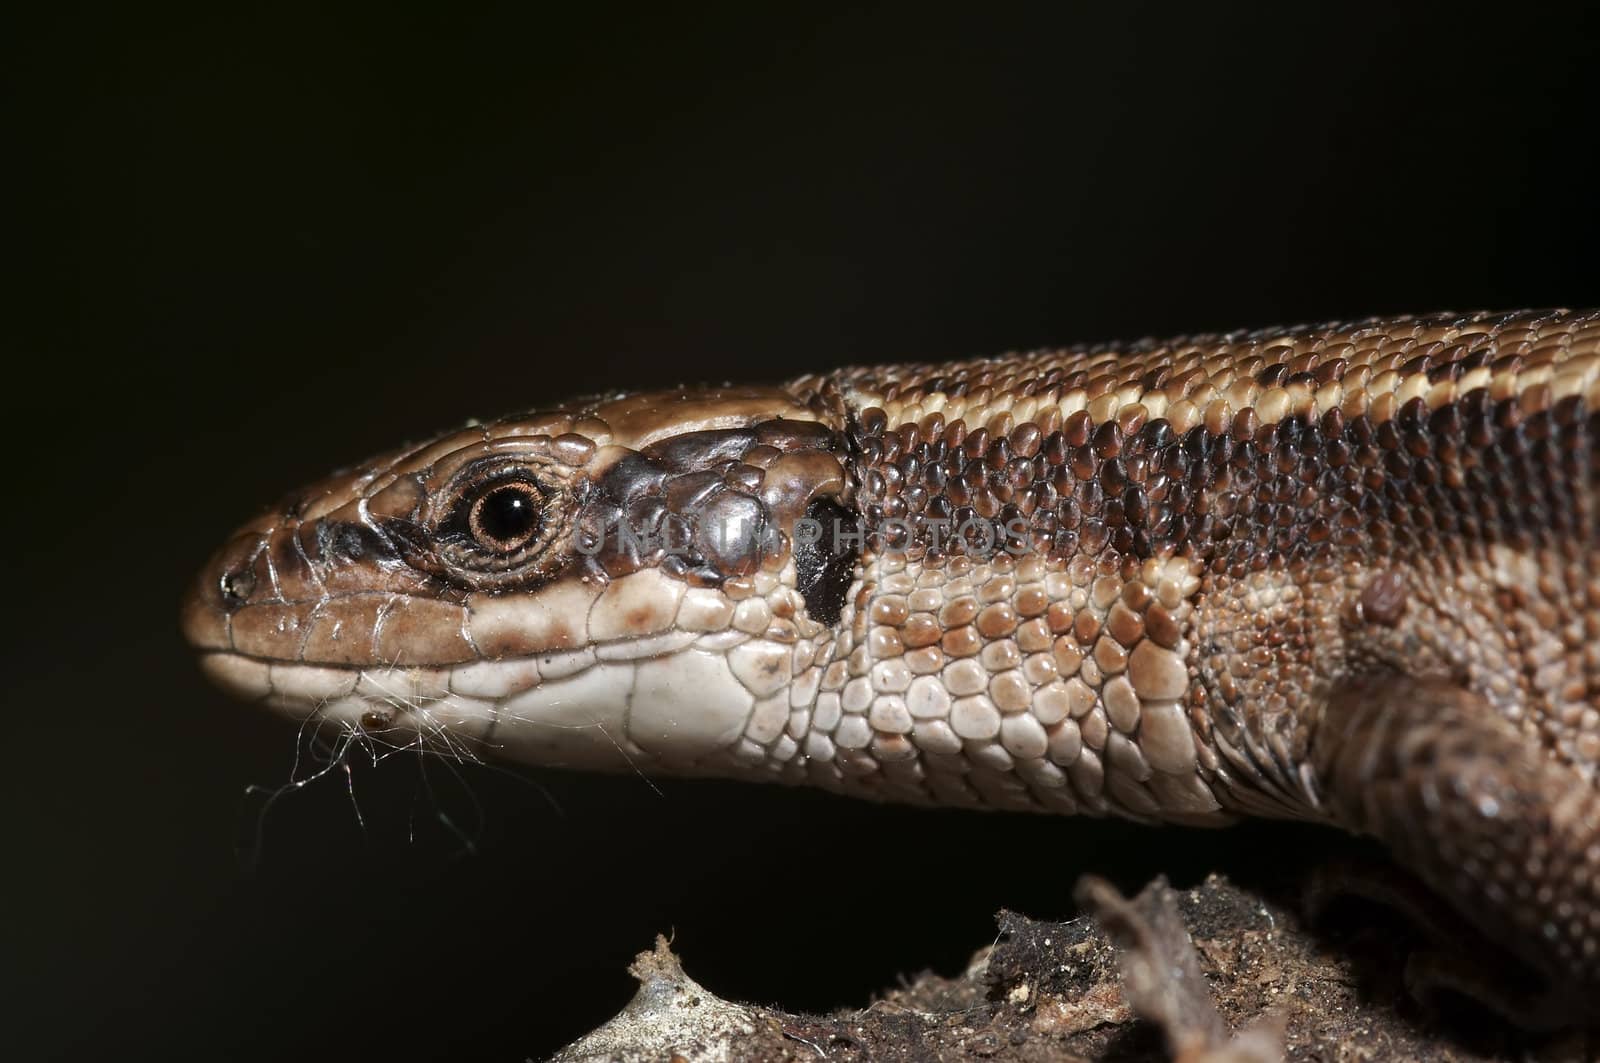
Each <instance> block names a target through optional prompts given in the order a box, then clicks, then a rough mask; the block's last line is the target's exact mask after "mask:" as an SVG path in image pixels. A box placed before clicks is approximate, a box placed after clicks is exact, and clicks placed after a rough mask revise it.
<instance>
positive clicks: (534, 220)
mask: <svg viewBox="0 0 1600 1063" xmlns="http://www.w3.org/2000/svg"><path fill="white" fill-rule="evenodd" d="M231 6H232V5H218V7H219V8H221V7H231ZM41 10H42V9H41ZM1047 12H1048V13H1047ZM1596 36H1597V26H1596V22H1595V17H1594V16H1593V15H1589V14H1582V13H1580V9H1579V8H1578V7H1577V6H1576V5H1574V6H1573V7H1571V8H1568V9H1555V8H1538V7H1534V6H1532V5H1504V6H1498V5H1497V7H1496V9H1495V13H1494V14H1493V15H1492V16H1490V15H1486V14H1481V13H1475V12H1474V11H1473V9H1471V8H1469V7H1466V6H1460V5H1457V6H1440V7H1437V8H1431V7H1430V8H1422V7H1417V8H1414V9H1413V8H1401V9H1394V8H1390V7H1387V6H1384V7H1377V6H1374V7H1355V6H1344V5H1341V6H1338V7H1329V8H1325V9H1313V8H1310V7H1302V6H1298V5H1281V7H1270V8H1269V7H1261V8H1254V9H1249V10H1245V9H1237V8H1219V7H1213V6H1211V5H1184V6H1178V5H1172V6H1165V5H1143V4H1122V5H1103V6H1101V7H1099V8H1096V9H1093V10H1080V11H1077V12H1076V13H1072V9H1069V8H1066V7H1061V8H1054V7H1046V8H1016V7H1010V6H1002V7H999V8H997V9H995V10H993V11H990V12H989V13H987V14H984V15H982V16H977V15H969V16H962V17H947V16H946V15H944V14H940V13H937V12H936V11H934V10H933V9H930V8H927V7H922V6H912V7H904V8H897V9H889V8H879V9H873V10H870V11H865V10H864V11H859V12H856V13H851V14H833V15H827V14H819V13H816V12H814V11H810V10H804V9H801V8H798V7H785V8H783V9H773V10H765V9H762V10H757V9H755V8H749V7H745V6H727V7H703V6H702V7H697V8H694V9H688V8H683V9H680V8H678V7H677V6H676V5H661V6H660V8H659V9H658V10H654V11H653V13H640V12H628V11H623V10H615V9H612V10H606V11H593V12H584V13H578V12H575V11H572V10H560V9H547V8H535V7H534V6H531V5H530V6H525V7H520V8H508V9H503V10H499V11H477V12H465V11H461V10H457V9H451V10H449V11H446V10H444V9H443V8H440V9H439V10H435V11H432V12H431V13H408V12H404V11H398V10H392V9H390V10H386V9H378V8H374V9H371V10H366V11H359V10H357V9H355V8H350V7H346V8H343V9H341V10H339V11H330V10H323V11H315V12H292V11H289V10H288V9H285V8H282V7H278V6H270V7H265V8H262V9H260V10H259V11H258V12H257V13H255V14H239V13H232V12H224V11H221V10H218V11H211V12H207V13H202V12H199V11H177V10H174V9H170V8H160V7H155V8H150V7H145V6H143V5H126V6H124V7H121V8H118V9H115V10H113V9H111V8H109V7H108V8H105V9H101V10H93V9H87V10H83V9H79V10H75V11H67V10H65V9H54V10H53V13H51V14H48V15H42V16H38V17H36V18H35V20H34V21H33V22H32V23H31V24H29V25H25V26H21V27H17V28H15V29H14V31H13V32H9V33H7V37H8V47H9V49H10V51H11V52H12V57H11V59H10V60H8V61H7V63H6V77H7V79H8V81H9V82H10V87H11V93H10V102H11V117H12V119H13V131H14V135H13V136H12V137H11V138H8V139H10V140H11V143H12V146H11V149H10V150H8V151H7V152H6V155H7V166H6V169H7V171H8V172H9V173H10V175H11V176H12V177H13V178H16V177H21V178H22V179H23V181H24V184H25V188H24V190H23V191H22V192H20V193H14V194H13V196H12V197H11V199H12V203H11V205H12V206H13V208H14V209H15V213H16V215H17V221H19V222H20V223H21V228H20V230H19V232H20V233H21V236H22V239H21V241H20V243H15V244H13V245H12V247H11V248H10V250H11V254H10V255H8V256H7V257H8V258H9V259H10V265H11V267H12V280H11V282H10V284H9V289H10V293H9V294H10V295H11V297H12V298H13V299H15V304H14V308H13V310H12V311H11V312H8V313H7V314H6V315H5V317H6V319H7V320H6V324H5V330H6V333H7V334H8V338H7V339H6V341H5V347H6V350H7V352H8V354H9V355H11V357H10V358H9V359H8V362H9V365H8V366H7V369H6V381H7V384H6V388H7V391H6V394H7V399H8V401H7V403H6V406H7V412H6V415H5V420H6V422H7V423H8V426H9V430H8V434H11V433H12V432H14V433H15V436H14V438H13V439H12V441H11V442H10V443H9V444H8V445H7V448H6V454H7V458H6V462H5V471H6V485H7V489H8V492H7V496H6V513H5V520H4V527H5V529H6V535H7V539H8V541H9V545H8V546H7V549H6V557H7V561H6V566H7V568H6V583H7V585H8V588H7V589H8V593H7V594H6V596H5V601H6V603H7V605H6V608H5V614H6V618H7V624H8V627H9V629H10V630H9V634H8V636H7V637H6V639H5V640H4V644H5V646H6V653H7V658H8V660H7V664H6V675H7V676H8V679H9V682H8V684H7V687H8V691H7V692H8V697H7V698H6V713H7V716H8V726H7V727H6V728H5V737H4V742H5V746H6V752H7V754H8V755H7V757H6V768H5V771H4V777H5V780H6V785H7V789H8V791H10V796H9V797H8V798H7V800H6V810H7V812H8V813H9V816H8V817H7V818H8V820H9V821H10V823H11V827H10V829H9V830H8V832H7V838H6V846H5V849H6V851H7V852H9V853H11V854H12V855H11V858H10V859H8V860H7V861H6V863H7V864H8V865H9V870H7V871H5V872H4V881H5V889H6V891H7V892H8V893H12V892H13V891H15V896H14V899H13V900H12V901H11V902H9V903H8V904H7V907H6V914H5V918H4V920H3V921H0V922H3V923H4V925H5V930H4V934H5V936H6V938H8V939H9V944H8V945H7V946H6V952H7V953H8V957H7V959H6V960H5V961H4V962H3V964H0V970H3V973H4V975H5V977H7V978H8V979H10V980H12V981H13V982H14V984H13V985H11V986H9V987H7V992H6V994H5V1003H4V1005H3V1006H0V1011H6V1012H10V1013H11V1015H12V1018H11V1019H9V1020H7V1024H6V1026H7V1029H6V1034H5V1038H6V1043H7V1044H8V1045H9V1046H12V1047H13V1049H14V1050H15V1049H20V1051H21V1053H22V1054H21V1055H20V1056H18V1058H24V1057H42V1056H55V1057H77V1058H92V1059H102V1060H103V1059H108V1058H109V1059H115V1058H142V1057H144V1056H147V1055H158V1056H159V1057H160V1058H165V1059H183V1058H206V1059H219V1058H230V1059H272V1060H281V1059H284V1058H303V1059H323V1058H335V1057H338V1058H342V1059H347V1060H348V1059H362V1058H380V1057H381V1058H384V1059H387V1060H391V1061H400V1060H410V1059H428V1058H441V1057H446V1056H448V1057H450V1058H455V1059H477V1058H482V1059H502V1060H520V1059H522V1058H524V1057H526V1056H537V1055H540V1054H543V1053H546V1052H549V1051H550V1050H552V1049H553V1048H554V1047H556V1046H557V1045H558V1044H560V1043H561V1042H563V1041H564V1040H566V1039H568V1038H570V1037H572V1036H575V1035H576V1034H578V1033H580V1032H581V1031H582V1030H584V1029H586V1028H587V1027H589V1026H591V1025H593V1024H594V1023H596V1022H598V1021H600V1020H601V1019H603V1018H604V1017H606V1016H607V1015H609V1014H610V1013H612V1012H613V1011H615V1010H616V1008H617V1007H619V1006H620V1005H621V1004H622V1002H623V1001H624V1000H626V998H627V996H628V995H629V992H630V983H629V980H628V978H627V977H626V975H625V974H624V973H623V970H624V967H625V965H626V963H627V962H628V960H629V958H630V957H631V956H632V954H633V953H635V952H637V951H638V950H640V949H643V948H645V947H647V946H648V945H649V943H650V940H651V936H652V935H653V934H655V933H656V932H668V931H675V932H676V935H677V947H678V950H679V952H680V954H681V955H682V956H683V957H684V959H685V962H686V964H687V966H688V968H689V971H690V973H691V974H693V975H696V976H697V977H699V978H700V979H701V980H702V981H704V982H705V983H706V984H708V985H709V986H710V987H711V988H713V989H715V990H718V991H720V992H722V993H723V994H725V995H732V996H736V997H740V998H744V999H757V1000H768V1001H777V1002H780V1003H782V1004H785V1005H787V1006H790V1007H805V1008H823V1007H829V1006H834V1005H840V1004H847V1003H858V1004H859V1003H864V1002H865V1001H866V999H867V996H868V994H869V993H870V992H871V991H872V990H873V989H874V988H876V987H880V986H884V985H889V984H892V983H893V982H894V980H895V978H896V977H897V976H899V975H900V974H902V973H908V972H913V971H915V970H917V969H919V968H922V967H925V966H933V967H934V968H936V969H938V970H940V971H942V972H945V973H952V972H954V971H956V970H958V969H959V967H960V965H961V963H962V962H963V961H964V959H965V957H966V956H967V954H968V953H969V952H970V950H971V949H972V948H974V947H976V946H978V945H980V944H983V943H984V942H985V941H987V940H988V939H989V938H990V937H992V933H993V930H992V922H991V921H990V917H991V913H992V912H993V911H994V910H995V909H996V908H998V907H1000V906H1001V905H1008V906H1012V907H1016V908H1020V909H1023V910H1025V911H1028V912H1030V913H1031V914H1035V915H1041V916H1045V915H1050V916H1060V915H1065V914H1068V913H1069V912H1070V910H1071V902H1070V890H1071V884H1072V882H1073V880H1074V878H1075V877H1076V875H1077V874H1078V873H1079V872H1080V871H1082V870H1085V869H1095V870H1099V871H1103V872H1110V873H1112V874H1113V875H1114V876H1115V877H1116V878H1117V879H1118V880H1119V881H1121V882H1124V883H1125V884H1128V885H1137V884H1138V883H1139V882H1140V881H1141V880H1142V879H1143V878H1144V877H1145V876H1147V875H1149V874H1152V873H1154V872H1156V871H1159V870H1167V871H1169V872H1171V873H1173V874H1174V875H1175V876H1176V877H1177V878H1179V879H1181V880H1192V879H1193V878H1194V877H1195V876H1197V875H1199V874H1201V873H1203V872H1204V871H1205V870H1207V869H1208V868H1211V867H1221V868H1224V869H1227V870H1234V871H1237V872H1239V873H1246V874H1247V873H1248V869H1249V867H1250V866H1251V865H1252V863H1255V864H1261V863H1271V862H1274V861H1277V860H1280V859H1299V858H1300V855H1301V854H1303V853H1309V852H1312V851H1315V850H1317V849H1319V848H1320V847H1322V846H1323V845H1324V844H1325V843H1326V842H1327V838H1326V837H1324V836H1323V835H1322V834H1320V833H1319V832H1316V831H1314V830H1309V829H1302V828H1282V827H1279V828H1260V827H1253V828H1243V829H1239V830H1234V831H1228V832H1223V833H1220V834H1213V833H1201V832H1185V831H1177V830H1170V831H1154V830H1145V829H1137V828H1130V827H1128V826H1125V825H1121V824H1115V823H1112V824H1105V823H1094V822H1067V821H1055V820H1047V819H1034V818H1029V817H1000V816H982V815H962V814H955V815H952V814H948V813H927V812H912V811H905V810H899V809H888V808H876V807H870V806H864V805H860V804H854V803H850V802H845V801H840V800H834V799H830V798H826V797H821V796H817V795H812V794H804V793H799V792H790V791H782V790H777V789H770V790H769V789H762V788H756V787H739V786H732V785H718V784H688V783H661V784H660V786H659V789H656V788H652V787H649V786H647V785H646V784H644V783H643V782H641V781H640V780H638V779H634V778H616V779H599V780H595V779H585V778H578V777H571V776H562V775H557V774H552V773H521V772H517V773H513V772H499V771H494V770H490V769H484V768H466V769H464V770H461V771H459V772H453V771H451V770H450V769H449V767H448V766H447V765H444V764H442V763H439V762H433V763H431V764H427V765H423V766H422V768H423V769H425V773H424V771H422V770H419V765H418V764H417V762H416V761H415V760H414V759H412V758H407V757H400V758H396V759H394V760H392V761H390V762H387V763H386V764H384V765H382V766H380V767H379V768H378V769H376V770H362V771H357V772H355V773H354V776H353V783H352V784H351V785H350V786H347V782H346V779H345V777H344V776H343V775H342V774H335V775H334V776H331V777H329V778H327V779H324V780H323V781H322V782H321V783H320V784H318V785H314V786H309V787H306V788H305V789H304V790H302V791H299V792H297V793H293V794H290V795H288V796H287V797H286V798H285V799H284V800H282V801H280V802H279V803H278V804H277V805H276V806H275V807H274V809H273V810H272V811H271V813H270V814H268V815H266V816H264V817H263V816H261V815H260V813H261V809H262V804H263V801H262V799H261V798H260V797H259V796H254V797H253V796H250V795H248V794H246V792H245V788H246V786H247V784H251V783H257V784H265V785H273V784H279V783H282V782H284V781H285V780H286V779H287V778H288V777H289V773H290V769H291V759H292V757H293V752H294V737H293V730H292V728H290V727H288V726H287V725H286V724H283V723H281V722H280V721H278V720H276V719H272V718H268V717H267V716H265V715H261V714H257V713H255V712H251V711H246V710H244V709H241V708H240V707H238V706H235V705H233V704H230V703H228V702H227V701H225V700H224V699H223V698H222V697H220V696H219V695H217V694H215V693H214V692H213V691H211V690H210V689H208V688H207V687H206V686H205V685H204V683H203V682H202V681H201V679H200V678H199V676H198V675H197V673H196V671H195V669H194V668H193V665H192V661H191V660H190V658H189V655H188V654H187V652H186V651H185V649H184V647H183V646H182V644H181V641H180V640H179V638H178V636H177V633H176V623H175V616H176V603H177V599H178V595H179V593H180V591H181V588H182V587H183V585H184V583H185V581H186V580H187V579H188V578H189V576H190V574H191V573H192V571H193V570H194V568H195V567H196V566H197V565H198V564H199V563H200V561H201V560H202V559H203V558H204V557H205V556H206V554H207V553H208V552H209V551H210V549H211V548H212V547H213V546H215V545H216V544H217V543H218V542H220V541H221V538H222V537H223V536H224V535H225V534H226V532H227V531H228V530H229V529H230V528H231V527H233V526H234V525H236V524H237V523H239V522H240V521H242V520H243V519H244V518H246V517H247V516H248V515H249V514H250V513H251V512H252V511H253V510H254V509H255V508H256V507H258V506H260V505H262V504H264V503H266V502H268V501H270V500H271V499H273V498H274V497H276V496H277V495H278V494H279V493H280V492H282V491H284V490H286V489H288V488H290V487H293V486H294V485H296V484H297V483H299V482H301V481H305V480H308V479H310V478H313V477H315V476H318V475H320V474H322V473H324V472H325V471H327V470H328V469H329V468H330V467H332V466H333V465H335V464H339V463H342V462H344V461H347V460H350V459H353V458H356V457H359V456H361V455H363V454H365V453H367V452H370V451H373V450H376V449H379V448H383V447H387V446H389V445H392V444H394V443H396V442H398V441H399V440H401V439H403V438H409V437H415V436H418V435H421V434H424V433H426V432H428V431H430V430H433V429H435V428H439V427H444V426H449V425H452V424H455V423H458V422H460V421H461V420H462V419H463V418H466V417H468V416H469V415H488V414H493V413H498V412H503V411H506V410H509V409H515V408H518V407H525V406H532V405H536V404H539V403H541V402H544V401H547V400H551V399H556V398H560V397H562V396H564V395H566V394H569V393H573V392H585V391H596V390H601V389H604V388H609V387H613V386H630V387H635V386H636V387H646V386H652V385H664V384H670V383H674V382H677V381H679V380H684V379H690V380H702V379H723V378H742V379H770V378H781V377H783V376H785V375H788V374H792V373H795V372H798V371H802V370H815V369H821V368H826V367H829V366H834V365H839V364H845V363H849V362H854V361H864V360H892V359H900V358H913V357H915V358H929V357H945V356H951V357H953V356H958V355H966V354H979V353H993V352H997V351H1001V350H1005V349H1008V348H1016V347H1026V346H1030V345H1040V344H1045V343H1060V342H1068V341H1077V340H1092V339H1101V338H1114V337H1119V336H1120V337H1125V338H1126V337H1135V336H1140V335H1146V334H1163V333H1174V332H1181V331H1193V330H1202V329H1215V328H1228V327H1234V326H1240V325H1260V324H1270V323H1283V322H1291V321H1301V320H1307V319H1323V318H1329V317H1336V316H1341V315H1352V314H1369V313H1379V312H1389V311H1403V310H1431V309H1439V308H1460V309H1466V308H1476V307H1511V306H1515V305H1583V304H1592V303H1594V302H1596V300H1597V294H1600V293H1597V279H1600V270H1597V268H1596V248H1597V244H1596V238H1597V235H1600V231H1597V223H1600V214H1597V210H1596V196H1595V184H1596V167H1595V162H1594V159H1593V157H1592V154H1591V153H1592V150H1593V145H1594V142H1595V139H1596V136H1597V123H1596V117H1597V110H1596V57H1597V48H1596ZM8 243H10V241H8ZM8 302H9V300H8ZM352 787H353V795H354V798H355V799H357V801H358V802H359V805H360V809H361V812H362V814H363V816H364V819H363V820H362V821H358V820H357V817H356V813H355V811H354V810H353V807H352V800H351V794H352ZM446 820H448V823H449V824H453V825H454V829H452V828H451V827H450V826H447V824H446ZM258 825H259V826H258ZM257 843H259V850H260V852H259V861H258V862H257V863H256V866H255V867H254V869H253V870H252V869H251V867H250V866H249V862H248V860H247V858H246V857H245V856H244V855H241V854H242V853H244V852H246V851H247V850H250V849H252V848H254V847H257Z"/></svg>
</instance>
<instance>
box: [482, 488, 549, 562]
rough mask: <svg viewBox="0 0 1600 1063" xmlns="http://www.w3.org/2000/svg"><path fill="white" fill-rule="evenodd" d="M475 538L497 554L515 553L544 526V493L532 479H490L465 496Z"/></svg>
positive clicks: (537, 534) (486, 549)
mask: <svg viewBox="0 0 1600 1063" xmlns="http://www.w3.org/2000/svg"><path fill="white" fill-rule="evenodd" d="M463 501H465V502H466V503H467V512H466V518H467V519H466V524H467V530H468V532H470V533H471V535H472V539H473V541H474V542H475V543H476V544H477V545H478V546H480V547H481V548H483V549H484V550H485V551H487V552H490V553H494V554H501V555H504V554H512V553H515V552H516V551H518V550H520V549H522V548H523V547H524V546H526V545H528V543H529V542H530V541H532V540H533V539H536V538H537V537H538V536H539V533H540V532H541V531H542V530H543V527H544V518H543V514H542V510H543V507H544V502H545V498H544V494H543V492H541V491H540V490H539V485H538V484H537V483H535V482H534V481H532V480H523V479H511V480H501V481H498V482H496V481H493V480H491V481H489V482H488V483H486V484H484V485H482V486H481V487H480V488H479V489H478V490H476V491H474V492H470V493H469V494H468V495H467V496H466V498H464V499H463Z"/></svg>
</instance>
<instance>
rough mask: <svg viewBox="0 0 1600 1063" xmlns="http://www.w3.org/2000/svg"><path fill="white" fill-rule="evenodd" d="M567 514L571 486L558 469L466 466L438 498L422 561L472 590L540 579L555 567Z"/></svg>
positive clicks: (486, 464)
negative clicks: (477, 587)
mask: <svg viewBox="0 0 1600 1063" xmlns="http://www.w3.org/2000/svg"><path fill="white" fill-rule="evenodd" d="M571 509H572V507H571V487H570V485H569V483H568V482H567V479H566V478H565V477H563V476H562V470H561V469H559V468H555V467H551V466H547V465H543V464H534V463H532V462H528V461H517V462H508V461H503V460H502V461H492V462H478V463H475V464H473V465H469V466H467V467H466V468H463V469H460V470H458V471H457V473H456V475H455V476H454V477H453V478H452V480H451V482H450V483H449V484H448V485H447V486H446V487H445V488H444V489H443V490H441V491H440V492H439V494H438V495H437V496H436V500H435V502H434V504H433V516H432V518H431V519H430V520H429V521H428V523H427V525H426V527H427V529H428V531H427V535H428V537H429V539H430V540H431V543H430V547H429V549H428V551H427V555H428V558H427V561H426V562H425V563H431V564H435V565H437V566H439V568H440V570H441V572H442V573H443V574H448V575H449V576H451V577H454V578H457V579H461V580H465V581H467V582H469V583H471V584H473V585H494V586H499V585H501V584H504V583H507V582H509V581H518V580H525V579H532V578H538V577H540V576H542V575H544V574H546V573H547V572H548V571H549V570H550V569H551V568H552V567H554V566H558V565H559V564H560V563H561V559H562V557H563V556H564V555H563V554H562V551H561V550H560V543H561V542H562V541H563V540H564V538H565V536H566V535H567V532H568V526H569V524H570V523H571V518H572V512H571Z"/></svg>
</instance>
